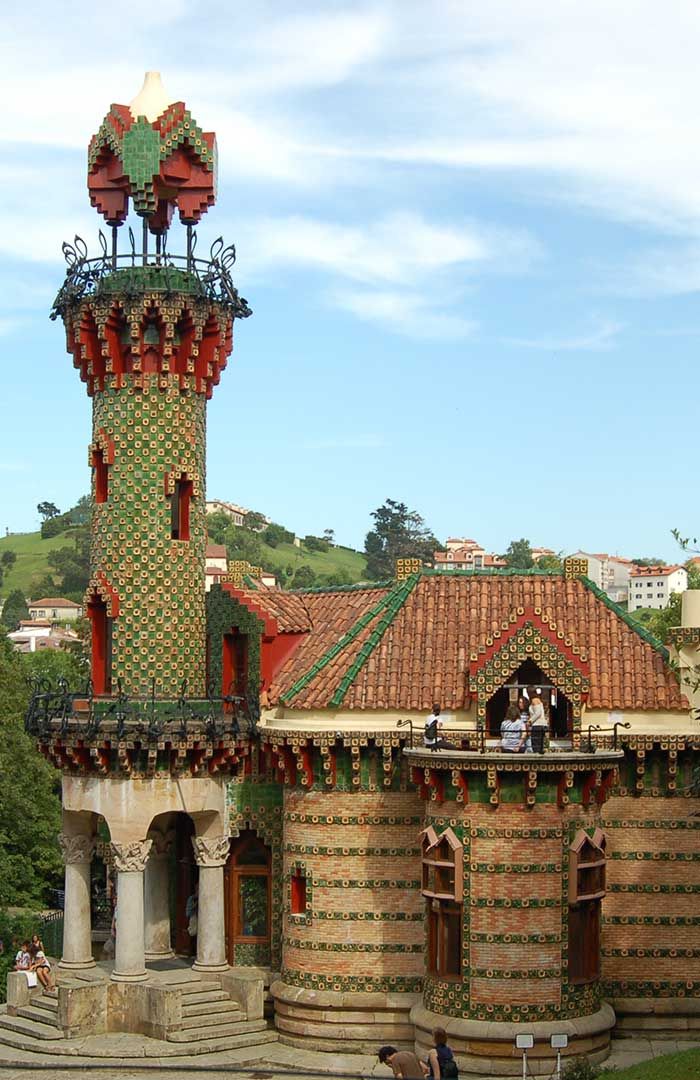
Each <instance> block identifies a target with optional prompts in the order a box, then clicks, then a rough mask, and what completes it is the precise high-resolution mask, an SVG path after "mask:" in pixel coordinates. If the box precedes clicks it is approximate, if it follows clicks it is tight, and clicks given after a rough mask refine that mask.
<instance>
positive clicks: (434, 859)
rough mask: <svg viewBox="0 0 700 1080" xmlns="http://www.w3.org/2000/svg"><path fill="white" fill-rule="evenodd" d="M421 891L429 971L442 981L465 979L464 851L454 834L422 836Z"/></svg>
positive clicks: (429, 831) (429, 832)
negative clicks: (463, 928) (463, 930)
mask: <svg viewBox="0 0 700 1080" xmlns="http://www.w3.org/2000/svg"><path fill="white" fill-rule="evenodd" d="M421 846H422V859H421V879H422V880H421V891H422V893H423V896H424V897H425V899H426V901H427V920H428V971H429V973H430V974H431V975H435V976H437V977H439V978H441V979H458V978H460V977H461V975H462V899H463V888H464V880H463V849H462V845H461V843H460V842H459V840H458V839H457V837H456V836H455V834H454V833H453V832H452V829H445V831H444V832H443V833H442V834H441V835H440V836H438V835H437V833H436V832H435V830H434V829H433V828H432V827H431V828H428V829H426V830H425V831H424V832H423V834H422V841H421Z"/></svg>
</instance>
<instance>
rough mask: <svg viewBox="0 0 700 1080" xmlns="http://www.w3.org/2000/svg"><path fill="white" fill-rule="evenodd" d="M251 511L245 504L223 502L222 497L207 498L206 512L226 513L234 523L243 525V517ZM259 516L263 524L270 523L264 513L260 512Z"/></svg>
mask: <svg viewBox="0 0 700 1080" xmlns="http://www.w3.org/2000/svg"><path fill="white" fill-rule="evenodd" d="M252 512H253V511H252V510H246V508H245V506H238V505H237V504H236V503H232V502H224V500H223V499H211V500H207V513H208V514H226V516H227V517H230V518H231V521H232V522H233V524H234V525H245V519H246V518H247V517H248V514H251V513H252ZM260 516H261V517H262V519H263V522H264V525H269V524H270V518H269V517H265V515H264V514H261V515H260ZM263 528H264V526H263Z"/></svg>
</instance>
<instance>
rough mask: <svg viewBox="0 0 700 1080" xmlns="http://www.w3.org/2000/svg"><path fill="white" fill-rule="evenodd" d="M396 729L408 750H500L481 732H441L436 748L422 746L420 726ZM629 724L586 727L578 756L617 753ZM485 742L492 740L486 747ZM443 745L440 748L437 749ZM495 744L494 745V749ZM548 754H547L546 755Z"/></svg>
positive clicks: (454, 729) (405, 724)
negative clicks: (402, 734) (404, 733)
mask: <svg viewBox="0 0 700 1080" xmlns="http://www.w3.org/2000/svg"><path fill="white" fill-rule="evenodd" d="M396 726H397V728H408V740H407V743H406V746H407V748H408V749H411V750H425V751H430V752H433V753H440V751H441V750H444V751H448V752H449V751H450V750H468V751H470V752H471V753H478V754H489V753H493V754H496V753H498V752H499V751H500V749H501V741H500V738H499V737H498V736H496V735H489V733H488V732H487V731H486V730H484V729H480V728H460V727H452V726H450V727H449V728H447V727H446V728H442V729H441V730H440V733H439V735H438V737H437V744H433V745H432V746H431V745H426V744H425V742H424V738H423V736H424V727H423V725H422V724H421V725H419V726H416V725H414V723H413V721H412V720H410V719H406V720H399V721H398V722H397V724H396ZM629 727H630V724H629V723H626V722H623V721H617V723H615V724H613V725H612V727H609V728H604V727H601V726H600V725H598V724H589V725H588V727H586V728H584V729H583V730H582V732H581V740H580V747H579V751H580V752H581V753H584V754H585V753H589V754H592V753H595V751H596V749H606V750H618V749H619V748H620V745H619V744H620V737H619V734H618V730H619V728H629ZM487 739H490V740H492V743H491V744H487V741H486V740H487ZM440 743H442V745H440ZM493 743H496V745H493ZM546 752H548V751H546Z"/></svg>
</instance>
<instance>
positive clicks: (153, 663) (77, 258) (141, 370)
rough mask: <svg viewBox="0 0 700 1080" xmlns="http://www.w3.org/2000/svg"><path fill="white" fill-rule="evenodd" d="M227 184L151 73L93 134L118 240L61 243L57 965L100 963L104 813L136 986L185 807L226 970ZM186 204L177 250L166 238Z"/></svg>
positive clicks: (209, 948)
mask: <svg viewBox="0 0 700 1080" xmlns="http://www.w3.org/2000/svg"><path fill="white" fill-rule="evenodd" d="M215 179H216V141H215V137H214V135H213V134H212V133H209V132H203V131H202V130H201V129H200V128H199V126H198V125H197V123H196V122H195V121H194V119H193V118H192V116H191V114H190V112H189V111H188V110H187V108H186V107H185V105H184V104H183V103H182V102H171V101H170V99H169V98H168V97H167V95H166V94H165V91H164V89H163V87H162V84H161V82H160V77H159V76H158V75H157V74H156V73H153V72H151V73H149V74H148V75H147V76H146V81H145V83H144V87H143V89H142V91H141V93H140V94H139V95H138V96H137V97H136V98H135V99H134V101H132V102H131V104H130V105H128V106H127V105H112V107H111V109H110V111H109V113H108V114H107V116H106V117H105V119H104V121H103V123H102V124H101V126H100V129H99V131H98V133H97V134H96V135H95V136H94V137H93V138H92V140H91V142H90V149H89V154H88V189H89V193H90V200H91V202H92V204H93V206H95V207H96V209H97V210H98V212H99V213H100V214H102V215H103V217H104V218H105V221H106V223H107V225H108V226H109V227H110V228H111V247H110V245H109V243H108V241H107V239H106V238H105V237H104V235H103V234H102V233H100V240H101V246H102V255H101V256H100V257H98V258H96V259H89V258H88V257H87V251H86V249H85V246H84V244H83V242H82V241H81V240H79V239H78V238H76V241H75V245H74V246H73V245H64V251H65V254H66V259H67V261H68V264H69V265H68V272H67V275H66V281H65V283H64V285H63V287H62V289H61V291H60V292H59V294H58V296H57V298H56V301H55V305H54V313H53V316H54V317H55V316H56V315H60V316H61V317H62V319H63V321H64V324H65V328H66V336H67V345H68V351H69V352H70V353H72V355H73V360H74V364H75V367H76V368H77V369H78V371H79V373H80V377H81V379H82V380H83V381H84V382H85V384H86V386H87V391H88V394H89V395H90V396H91V397H92V401H93V429H92V441H91V444H90V447H89V464H90V466H91V467H92V476H93V481H92V496H93V515H92V538H91V548H90V564H91V565H90V571H91V576H90V583H89V587H88V591H87V596H86V610H87V614H88V617H89V619H90V622H91V629H92V650H91V687H90V690H89V692H88V693H87V694H85V695H66V697H65V701H64V705H63V706H62V715H63V716H64V720H63V721H62V725H63V726H62V731H61V732H58V731H57V730H56V731H55V732H54V731H53V729H52V730H51V734H50V736H49V729H50V728H51V724H50V723H49V725H48V728H47V729H46V735H45V739H44V742H43V743H42V744H41V745H42V749H43V750H44V752H45V753H47V755H48V756H49V757H51V758H52V760H54V761H55V763H56V764H57V765H58V766H59V767H60V768H61V769H62V771H63V781H62V783H63V815H64V818H63V829H64V832H63V837H62V845H63V848H64V851H65V852H67V853H68V854H67V856H66V863H67V865H66V926H69V927H70V931H69V932H68V933H67V934H66V937H65V940H64V955H63V959H62V966H63V967H67V968H80V967H87V966H90V965H92V964H93V963H94V961H93V959H92V951H91V945H90V914H89V904H88V903H87V902H86V890H87V891H88V893H89V883H90V858H91V855H92V851H93V850H94V841H95V831H96V829H97V827H98V825H99V823H100V822H103V823H104V824H103V825H100V827H101V828H106V829H108V830H109V839H110V841H111V847H110V849H109V851H108V855H107V857H108V859H109V861H110V862H111V863H112V864H113V866H114V867H115V869H116V871H117V876H118V882H117V887H118V896H119V902H118V905H117V920H116V953H115V964H114V970H113V972H112V979H113V980H115V981H117V982H124V983H128V982H134V981H136V982H138V981H141V980H144V979H146V977H147V973H146V969H145V958H146V957H150V958H152V959H153V958H158V957H159V956H160V955H166V954H170V933H169V915H170V911H169V891H171V890H170V887H169V881H168V872H167V863H166V862H165V861H164V858H163V856H164V853H167V852H168V850H169V846H170V848H172V844H173V839H172V838H173V837H175V836H180V833H178V832H177V829H178V828H180V830H182V822H183V819H184V817H185V815H187V817H188V818H189V821H188V822H187V823H186V824H187V826H188V829H189V830H190V831H189V832H187V834H186V835H185V834H183V835H185V840H186V841H187V844H186V846H185V849H184V850H185V852H186V855H187V857H188V859H189V860H190V862H191V863H192V864H194V862H196V864H197V866H198V868H199V873H198V880H199V896H200V901H199V911H200V917H199V925H200V930H199V933H198V937H197V959H196V962H195V967H197V968H199V969H201V970H207V971H220V970H222V969H225V968H226V960H225V943H224V922H223V865H224V863H225V860H226V856H227V854H228V833H227V832H226V829H225V781H224V778H223V776H222V775H221V772H220V770H218V771H217V769H215V768H211V769H209V768H208V763H209V760H210V759H211V757H212V755H213V754H214V751H215V750H217V751H218V753H219V754H220V755H221V754H226V753H229V754H232V750H231V748H232V747H234V746H236V745H238V742H237V740H238V736H239V729H238V725H237V721H236V720H235V718H234V717H233V716H232V714H231V711H230V702H229V701H228V699H227V701H226V702H225V701H224V700H223V690H222V688H221V686H220V685H218V686H217V687H216V689H215V690H213V691H212V688H211V687H208V686H207V685H206V682H207V675H206V671H207V645H206V620H205V609H204V596H205V591H204V574H205V547H206V509H205V494H204V484H205V476H204V473H205V449H206V447H205V432H206V403H207V400H208V399H209V398H210V397H211V394H212V391H213V388H214V386H215V385H216V384H217V383H218V381H219V377H220V374H221V371H222V369H223V368H224V367H225V365H226V360H227V357H228V355H229V353H230V351H231V347H232V330H233V321H234V319H235V318H245V317H246V316H247V315H249V314H250V310H249V308H248V306H247V304H246V302H245V300H243V299H241V298H240V297H239V296H238V293H237V291H236V289H235V288H234V286H233V283H232V281H231V277H230V274H229V270H230V267H231V265H232V263H233V261H234V259H235V253H234V250H233V248H232V247H230V248H225V247H224V244H223V241H221V240H218V241H216V242H215V243H214V244H213V245H212V249H211V252H210V256H209V258H208V259H199V258H195V256H194V246H195V238H194V235H193V231H192V230H193V226H194V225H196V224H197V222H198V221H199V219H200V217H201V215H202V214H203V213H204V212H205V211H206V210H207V209H208V207H209V206H210V205H212V204H213V202H214V200H215ZM130 206H131V208H132V209H133V210H134V211H135V212H136V214H137V215H138V216H139V217H140V218H141V236H140V238H139V239H140V241H141V243H140V251H138V253H137V240H136V238H135V237H134V233H133V231H132V229H131V228H129V229H128V236H129V239H130V250H129V249H127V251H126V253H125V252H124V251H122V252H121V253H120V252H119V250H118V248H119V244H118V233H119V228H120V226H121V225H123V224H124V222H125V220H126V217H127V214H128V211H129V208H130ZM175 210H177V211H178V213H179V217H180V220H181V222H182V224H183V226H184V229H183V230H180V234H181V237H182V247H183V249H185V250H184V253H183V254H182V255H173V254H171V253H170V250H169V245H168V242H167V236H168V230H169V226H170V224H171V222H172V219H173V216H174V213H175ZM149 247H150V249H151V250H149ZM67 736H69V737H70V739H71V740H72V742H71V743H69V742H68V738H67ZM239 741H240V740H239ZM68 745H71V746H72V748H73V749H72V750H71V752H70V753H68V752H67V746H68ZM73 751H75V752H73ZM241 752H243V751H241ZM232 756H233V760H238V758H237V757H236V756H235V754H232ZM176 815H179V817H176ZM178 822H179V823H180V824H179V826H178V824H177V823H178ZM192 833H193V834H194V835H193V836H192V845H190V844H189V839H190V835H191V834H192ZM181 838H182V837H181V836H180V839H181ZM177 842H178V843H180V840H178V841H177ZM76 852H77V853H78V855H79V856H80V858H79V859H77V858H76V859H74V858H73V857H72V856H73V854H75V853H76ZM192 873H193V874H194V870H193V872H192ZM144 875H145V889H144ZM192 880H193V877H192V879H191V880H190V884H189V885H188V886H182V887H181V892H182V888H192V884H191V881H192ZM144 893H145V896H146V906H145V910H144ZM185 895H186V894H185ZM179 902H180V901H178V903H179ZM182 902H183V903H184V900H183V901H182ZM163 927H165V931H163V929H162V928H163Z"/></svg>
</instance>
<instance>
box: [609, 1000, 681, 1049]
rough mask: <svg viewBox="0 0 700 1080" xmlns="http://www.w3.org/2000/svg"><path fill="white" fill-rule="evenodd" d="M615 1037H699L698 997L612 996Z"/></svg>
mask: <svg viewBox="0 0 700 1080" xmlns="http://www.w3.org/2000/svg"><path fill="white" fill-rule="evenodd" d="M611 1004H612V1005H613V1007H614V1009H615V1014H616V1016H617V1024H616V1026H615V1036H616V1038H618V1039H625V1038H629V1039H636V1038H640V1037H641V1038H647V1039H676V1040H677V1039H682V1038H683V1037H684V1034H685V1036H687V1037H688V1038H691V1039H700V1000H698V998H615V999H614V1000H613V1001H612V1002H611Z"/></svg>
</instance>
